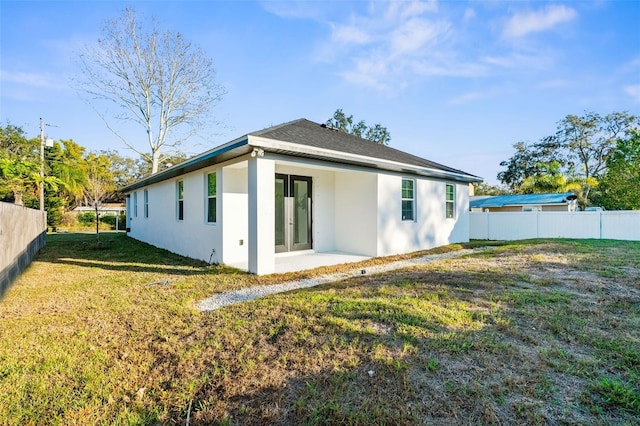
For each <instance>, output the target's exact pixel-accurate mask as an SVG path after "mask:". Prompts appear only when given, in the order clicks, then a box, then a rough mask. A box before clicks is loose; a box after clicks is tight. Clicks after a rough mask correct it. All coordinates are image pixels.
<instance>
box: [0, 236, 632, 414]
mask: <svg viewBox="0 0 640 426" xmlns="http://www.w3.org/2000/svg"><path fill="white" fill-rule="evenodd" d="M63 243H64V244H63ZM76 246H77V247H79V248H77V249H76ZM458 249H459V248H458ZM407 258H411V256H408V257H407ZM394 260H398V259H394ZM380 263H384V261H383V260H380V259H376V260H371V261H370V263H368V265H375V264H380ZM639 269H640V244H638V243H625V242H612V241H595V240H594V241H588V240H587V241H572V240H564V241H548V240H547V241H545V240H542V241H524V242H513V243H502V244H500V245H497V246H496V247H495V248H492V249H490V250H487V251H484V252H481V253H475V254H472V255H468V256H465V257H462V258H457V259H445V260H440V261H438V262H434V263H430V264H424V265H411V266H408V267H407V268H404V269H401V270H396V271H390V272H385V273H382V274H367V275H364V276H358V277H352V278H347V279H344V280H341V281H336V282H333V283H328V284H324V285H321V286H318V287H313V288H306V289H298V290H294V291H290V292H287V293H280V294H274V295H271V296H268V297H264V298H261V299H258V300H253V301H248V302H245V303H239V304H235V305H230V306H226V307H224V308H221V309H218V310H215V311H211V312H204V313H203V312H200V311H199V310H197V309H195V308H194V307H193V306H194V304H195V303H196V302H197V301H198V300H201V299H203V298H205V297H207V296H210V295H211V294H213V293H215V292H225V291H231V290H235V289H239V288H244V287H251V286H255V285H261V284H273V283H275V282H278V280H279V279H281V278H282V277H265V278H262V277H253V276H249V275H246V274H241V273H238V272H237V271H232V270H229V269H225V268H224V267H213V266H208V265H202V264H198V263H194V262H189V261H187V260H182V259H181V258H179V257H177V256H174V255H171V254H168V253H167V252H164V251H159V250H157V249H154V248H152V247H149V246H145V245H142V244H140V243H138V242H133V241H128V240H126V239H122V238H121V239H116V241H115V242H114V250H112V251H110V252H103V251H96V250H92V251H89V250H87V249H84V248H82V246H81V245H78V244H77V241H75V240H73V241H66V240H65V241H61V244H57V243H56V241H51V242H50V243H49V245H48V246H47V249H45V252H43V253H42V255H41V257H40V258H39V259H38V260H37V261H36V262H35V263H34V264H33V265H32V266H31V267H30V268H29V269H28V270H27V271H26V272H25V274H24V275H23V277H22V278H21V279H20V280H19V281H18V282H17V283H16V284H15V285H14V286H13V288H12V289H11V290H10V291H9V293H8V294H7V296H6V297H5V299H3V300H2V303H1V304H0V319H2V325H3V326H2V328H0V339H1V341H2V342H3V345H0V423H2V424H44V423H47V424H51V423H53V424H74V423H76V424H88V423H99V424H100V423H107V424H120V423H123V424H125V423H135V424H158V423H161V424H173V423H176V424H185V423H186V421H187V418H188V419H189V421H190V424H283V425H284V424H394V425H395V424H400V425H401V424H436V425H438V424H442V425H445V424H447V425H448V424H560V423H569V424H633V423H634V422H637V419H638V418H639V416H640V402H639V401H640V379H639V377H640V371H639V370H638V369H639V366H640V337H639V336H640V300H639V299H638V292H639V291H640V286H639V280H638V274H637V272H638V270H639ZM316 272H318V271H316ZM325 272H326V270H325ZM331 272H340V271H339V270H333V271H331ZM312 275H313V273H312V272H305V273H302V274H298V275H287V277H293V278H296V279H300V278H305V277H307V276H312ZM52 276H55V277H56V280H51V277H52ZM165 280H169V283H168V284H167V285H154V286H148V284H149V283H157V282H164V281H165ZM54 281H55V282H54Z"/></svg>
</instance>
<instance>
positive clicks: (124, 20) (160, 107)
mask: <svg viewBox="0 0 640 426" xmlns="http://www.w3.org/2000/svg"><path fill="white" fill-rule="evenodd" d="M148 27H149V28H148V29H146V28H145V27H143V26H142V25H141V23H140V22H139V21H138V19H137V16H136V13H135V11H134V10H132V9H130V8H127V9H125V10H124V12H123V13H122V15H121V16H120V17H119V18H118V19H116V20H113V21H107V22H106V23H105V26H104V29H103V33H102V38H100V39H99V40H98V42H97V44H94V45H88V46H86V47H85V49H84V51H83V52H82V53H81V55H80V61H79V62H80V66H81V73H80V76H79V77H78V79H76V81H75V83H76V86H77V88H78V89H80V90H81V91H83V92H85V93H87V94H88V95H89V97H90V98H91V99H92V100H93V101H107V103H109V104H111V105H115V107H116V109H117V112H116V113H115V114H114V115H113V117H112V118H115V119H117V120H125V121H133V122H135V123H138V124H140V125H142V127H143V128H144V130H145V132H146V135H147V142H148V145H149V148H150V151H142V150H140V149H138V148H137V147H136V146H135V144H134V142H133V141H131V140H128V139H127V138H125V137H124V136H123V134H122V132H121V131H119V130H118V129H117V127H116V126H115V125H114V124H113V123H112V122H110V121H109V120H108V119H107V115H108V114H107V113H106V112H98V113H99V114H100V116H101V118H102V119H103V121H104V122H105V124H106V125H107V127H108V128H109V129H110V130H111V131H112V132H113V133H114V134H115V135H116V136H118V137H119V138H120V139H121V140H122V141H123V142H124V143H125V144H126V145H127V146H128V147H129V148H131V149H133V150H134V151H136V152H137V153H138V154H140V155H141V156H142V157H143V158H144V159H145V160H147V161H148V162H149V163H151V173H155V172H157V171H158V166H159V165H160V164H161V163H162V162H163V160H164V159H165V156H166V154H165V153H166V152H167V151H168V150H172V149H176V148H177V147H178V146H180V145H181V144H182V143H183V142H184V141H185V140H186V139H187V138H189V137H190V136H193V135H194V134H195V133H197V132H198V131H199V130H200V129H201V128H202V127H203V125H204V124H205V123H211V121H210V117H208V115H209V112H210V110H211V108H212V107H213V106H214V105H215V104H216V103H217V102H219V101H220V99H222V96H223V95H224V94H225V93H226V91H225V89H224V88H223V87H222V86H220V85H218V84H217V83H216V82H215V69H214V67H213V62H212V60H211V59H210V58H209V57H207V55H206V54H205V53H204V52H203V51H202V49H201V48H199V47H197V46H195V45H193V44H191V43H190V42H188V41H187V40H185V39H184V37H183V36H182V35H181V34H180V33H172V32H170V31H167V32H160V30H159V29H158V27H157V23H156V21H155V19H152V20H151V22H150V25H148ZM92 105H93V107H94V109H96V111H98V108H97V107H96V104H95V102H92Z"/></svg>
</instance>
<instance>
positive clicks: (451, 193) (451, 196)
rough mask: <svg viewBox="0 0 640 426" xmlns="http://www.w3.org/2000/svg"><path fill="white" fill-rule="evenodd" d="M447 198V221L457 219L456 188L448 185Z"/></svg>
mask: <svg viewBox="0 0 640 426" xmlns="http://www.w3.org/2000/svg"><path fill="white" fill-rule="evenodd" d="M446 192H447V194H446V197H445V211H446V216H447V219H455V217H456V187H455V186H453V185H451V184H447V189H446Z"/></svg>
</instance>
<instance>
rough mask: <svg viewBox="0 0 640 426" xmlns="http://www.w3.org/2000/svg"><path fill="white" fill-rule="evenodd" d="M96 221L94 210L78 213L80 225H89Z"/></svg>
mask: <svg viewBox="0 0 640 426" xmlns="http://www.w3.org/2000/svg"><path fill="white" fill-rule="evenodd" d="M95 222H96V215H95V213H94V212H84V213H80V214H79V215H78V223H79V224H80V225H82V226H89V225H91V224H93V223H95Z"/></svg>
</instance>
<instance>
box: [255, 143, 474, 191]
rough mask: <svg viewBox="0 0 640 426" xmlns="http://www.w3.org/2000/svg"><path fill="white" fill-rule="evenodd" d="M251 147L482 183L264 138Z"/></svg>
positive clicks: (471, 176) (417, 167)
mask: <svg viewBox="0 0 640 426" xmlns="http://www.w3.org/2000/svg"><path fill="white" fill-rule="evenodd" d="M249 145H251V146H252V147H256V148H261V149H263V150H264V151H265V152H273V153H278V154H286V155H293V156H295V157H303V158H310V159H315V160H324V161H331V162H335V163H341V164H347V165H356V166H361V167H368V168H373V169H380V170H387V171H393V172H399V173H407V174H413V175H419V176H425V177H433V178H440V179H450V180H455V181H459V182H465V183H472V182H482V178H481V177H478V176H473V175H468V174H462V173H454V172H449V171H446V170H438V169H432V168H427V167H419V166H413V165H411V164H405V163H399V162H395V161H390V160H384V159H379V158H374V157H367V156H364V155H357V154H350V153H346V152H340V151H333V150H328V149H322V148H315V147H310V146H308V145H300V144H296V143H291V142H283V141H279V140H275V139H268V138H263V137H260V136H252V135H249Z"/></svg>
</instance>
